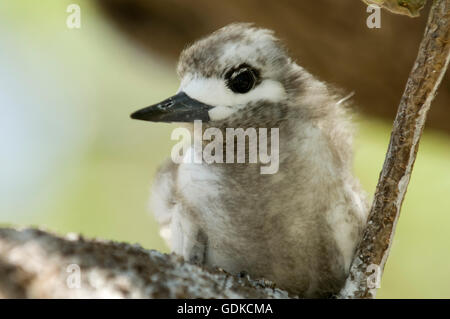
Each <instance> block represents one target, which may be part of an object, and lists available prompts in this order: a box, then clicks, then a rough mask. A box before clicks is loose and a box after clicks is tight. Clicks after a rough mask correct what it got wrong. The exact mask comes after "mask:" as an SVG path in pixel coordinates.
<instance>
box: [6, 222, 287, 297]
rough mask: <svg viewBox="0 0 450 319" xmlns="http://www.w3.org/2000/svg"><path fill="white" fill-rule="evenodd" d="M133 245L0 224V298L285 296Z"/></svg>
mask: <svg viewBox="0 0 450 319" xmlns="http://www.w3.org/2000/svg"><path fill="white" fill-rule="evenodd" d="M287 297H288V294H287V293H286V292H284V291H282V290H280V289H276V288H274V287H273V284H271V283H270V282H266V281H254V280H250V279H249V278H248V277H246V278H237V277H233V276H230V275H229V274H226V273H224V272H221V271H208V270H205V269H202V268H200V267H197V266H195V265H192V264H189V263H187V262H184V261H183V259H182V258H181V257H177V256H175V255H166V254H162V253H159V252H157V251H154V250H144V249H142V248H141V247H139V246H136V245H128V244H123V243H115V242H107V241H95V240H85V239H83V238H82V237H79V236H68V237H66V238H60V237H57V236H54V235H51V234H49V233H46V232H43V231H40V230H35V229H26V230H22V231H17V230H13V229H5V228H3V229H2V228H0V298H183V299H185V298H287Z"/></svg>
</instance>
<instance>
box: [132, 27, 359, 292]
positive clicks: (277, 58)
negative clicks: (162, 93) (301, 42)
mask: <svg viewBox="0 0 450 319" xmlns="http://www.w3.org/2000/svg"><path fill="white" fill-rule="evenodd" d="M177 73H178V76H179V78H180V87H179V89H178V91H177V92H176V94H175V95H174V96H172V97H170V98H168V99H166V100H164V101H162V102H160V103H157V104H154V105H151V106H149V107H145V108H143V109H140V110H138V111H136V112H134V113H133V114H132V115H131V118H133V119H138V120H145V121H150V122H162V123H180V125H183V127H185V128H186V129H188V130H189V131H190V132H192V131H193V129H194V125H195V121H201V122H202V125H203V128H202V132H205V130H207V129H208V128H216V129H218V130H219V131H220V132H223V133H224V134H226V130H227V128H243V129H247V128H277V129H278V139H279V141H278V169H277V171H276V172H275V173H273V174H261V170H260V169H261V167H262V166H263V163H262V162H261V161H260V160H259V159H258V161H257V162H256V163H247V162H246V163H205V162H202V163H201V164H198V163H192V161H185V162H181V163H175V162H174V161H173V160H171V159H169V160H167V161H166V162H165V163H164V164H163V165H162V166H161V167H160V169H159V170H158V172H157V173H156V177H155V180H154V182H153V186H152V190H151V202H152V207H153V211H154V215H155V218H156V220H157V222H158V223H159V225H160V234H161V236H162V237H163V238H164V239H165V240H166V241H167V243H168V245H169V246H170V248H171V251H172V252H174V253H175V254H178V255H181V256H183V257H184V259H185V260H187V261H189V262H192V263H195V264H198V265H201V266H204V267H208V268H220V269H223V270H225V271H226V272H228V273H231V274H236V275H238V274H242V273H244V274H248V275H249V276H250V277H251V278H264V279H266V280H269V281H272V282H274V283H275V285H276V286H277V287H279V288H281V289H284V290H286V291H287V292H289V294H290V295H293V296H298V297H301V298H328V297H332V296H335V295H336V294H337V293H338V292H339V290H340V288H341V287H342V286H343V284H344V282H345V279H346V277H347V275H348V272H349V268H350V265H351V262H352V259H353V255H354V253H355V249H356V246H357V244H358V242H359V240H360V237H361V235H362V231H363V229H364V226H365V223H366V220H367V214H368V206H367V200H366V194H365V192H364V191H363V189H362V187H361V185H360V183H359V181H358V179H357V178H356V177H355V176H354V174H353V172H352V168H353V149H352V139H353V134H354V126H353V124H352V120H351V117H352V116H351V111H350V109H349V107H348V101H346V99H345V98H344V99H343V98H342V96H343V95H342V94H341V92H340V91H339V90H338V89H336V88H334V87H333V86H331V85H329V84H326V83H324V82H322V81H320V80H319V79H317V78H316V77H314V76H313V75H312V74H310V73H309V72H308V71H307V70H306V69H305V68H303V67H302V66H300V65H299V64H298V63H297V62H296V61H295V60H294V59H292V58H291V57H289V55H288V50H287V48H286V47H285V46H284V44H283V43H282V42H281V40H279V39H278V38H277V37H276V36H275V33H274V32H273V31H272V30H269V29H265V28H260V27H256V26H255V25H254V24H252V23H232V24H230V25H227V26H224V27H222V28H220V29H219V30H217V31H215V32H213V33H211V34H210V35H208V36H205V37H203V38H201V39H199V40H198V41H196V42H194V43H193V44H192V45H190V46H188V47H186V48H185V49H184V50H183V51H182V52H181V54H180V57H179V61H178V66H177ZM202 143H203V144H204V143H205V141H203V142H202ZM230 143H234V144H235V143H236V141H234V140H233V142H230ZM189 152H191V153H189V154H191V155H192V152H194V153H195V152H196V151H195V149H194V148H193V146H192V144H191V145H190V146H189ZM248 152H249V149H248V148H246V154H247V155H248ZM186 156H188V155H186Z"/></svg>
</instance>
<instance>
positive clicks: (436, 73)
mask: <svg viewBox="0 0 450 319" xmlns="http://www.w3.org/2000/svg"><path fill="white" fill-rule="evenodd" d="M449 59H450V0H435V1H434V2H433V5H432V7H431V10H430V14H429V18H428V23H427V26H426V29H425V34H424V37H423V40H422V42H421V44H420V48H419V53H418V56H417V59H416V62H415V64H414V66H413V68H412V71H411V73H410V76H409V78H408V81H407V84H406V89H405V91H404V93H403V96H402V98H401V101H400V106H399V108H398V111H397V116H396V118H395V121H394V127H393V130H392V133H391V140H390V143H389V148H388V151H387V155H386V159H385V162H384V165H383V169H382V171H381V174H380V179H379V181H378V185H377V188H376V192H375V197H374V200H373V204H372V208H371V211H370V214H369V220H368V225H367V227H366V229H365V231H364V234H363V238H362V241H361V243H360V244H359V247H358V249H357V252H356V255H355V259H354V260H353V263H352V266H351V268H350V276H349V278H348V279H347V282H346V284H345V287H344V288H343V290H342V292H341V297H343V298H373V297H375V294H376V288H377V287H376V286H377V282H376V277H378V279H379V278H381V274H382V271H383V269H384V265H385V263H386V259H387V257H388V254H389V249H390V246H391V244H392V238H393V236H394V231H395V226H396V223H397V220H398V218H399V214H400V208H401V205H402V202H403V199H404V197H405V193H406V189H407V187H408V183H409V179H410V176H411V172H412V168H413V165H414V161H415V159H416V154H417V150H418V147H419V140H420V137H421V135H422V131H423V127H424V124H425V119H426V115H427V112H428V110H429V108H430V105H431V102H432V100H433V98H434V96H435V95H436V91H437V88H438V86H439V84H440V82H441V80H442V78H443V76H444V74H445V71H446V69H447V67H448V63H449ZM373 271H375V274H374V273H372V272H373Z"/></svg>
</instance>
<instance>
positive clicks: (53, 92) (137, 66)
mask: <svg viewBox="0 0 450 319" xmlns="http://www.w3.org/2000/svg"><path fill="white" fill-rule="evenodd" d="M69 3H71V2H69V1H59V0H58V1H56V0H54V1H50V0H47V1H44V2H42V3H39V5H37V4H36V2H34V1H31V0H28V1H25V0H24V1H12V0H9V1H2V2H1V3H0V37H1V38H2V41H1V43H0V67H1V68H2V70H4V72H2V73H1V74H0V84H2V83H5V85H6V86H2V87H3V92H2V99H1V100H0V112H1V113H0V115H1V116H0V133H1V134H0V174H1V175H0V176H7V178H2V179H0V223H2V224H3V225H26V226H29V225H35V226H40V227H45V228H47V229H50V230H53V231H56V232H58V233H62V234H64V233H68V232H79V233H82V234H83V235H86V236H89V237H101V238H104V239H113V240H118V241H127V242H131V243H140V244H141V245H142V246H144V247H145V248H153V249H158V250H162V251H166V252H167V251H168V250H167V247H165V245H164V243H163V241H162V240H161V238H160V237H159V235H158V229H157V226H156V223H155V221H154V219H153V217H152V216H151V214H148V211H147V200H148V196H149V187H150V185H151V180H152V178H153V175H154V173H155V171H156V169H157V167H158V165H159V164H160V163H161V162H162V161H163V160H164V159H165V158H166V157H168V156H169V155H170V148H171V146H172V145H173V144H174V142H173V141H171V140H170V132H171V129H172V128H173V126H171V125H165V124H151V123H145V122H139V121H132V120H130V119H129V114H130V113H131V112H132V111H134V110H136V109H138V108H140V107H143V106H146V105H149V104H152V103H154V102H155V101H159V100H161V99H163V98H165V97H167V96H169V95H170V94H172V93H173V92H175V91H176V89H177V86H178V83H177V79H176V76H175V65H174V63H173V62H172V61H166V60H165V59H164V58H163V57H161V56H156V55H155V54H153V53H151V52H150V53H148V52H145V53H144V52H140V51H137V50H136V49H135V48H133V47H132V46H131V45H130V43H128V42H127V41H126V40H125V39H124V38H122V37H121V36H120V34H118V33H117V32H116V31H115V30H114V29H113V28H111V27H110V26H109V25H108V24H107V23H106V22H105V21H104V20H103V19H102V18H101V16H100V15H99V13H98V12H96V10H95V9H94V8H93V7H91V5H90V3H89V2H88V1H86V0H85V1H79V2H78V3H79V4H80V5H81V7H82V27H81V29H79V30H76V29H74V30H69V29H67V28H66V25H65V19H66V17H67V13H66V11H65V10H66V7H67V5H68V4H69ZM148 36H149V37H151V34H149V35H148ZM348 89H351V88H348ZM393 107H394V106H393ZM355 120H356V122H357V123H358V125H359V132H358V134H357V138H356V158H355V170H356V174H357V175H358V177H359V178H360V179H361V182H362V184H363V186H364V188H365V189H366V190H367V191H368V192H369V193H372V192H373V190H374V189H375V185H376V182H377V179H378V174H379V171H380V170H381V166H382V163H383V160H384V156H385V152H386V149H387V145H388V141H389V134H390V129H391V123H387V122H383V121H380V120H377V119H374V118H368V117H364V116H357V117H356V119H355ZM8 123H9V125H7V124H8ZM11 123H12V124H11ZM449 146H450V138H449V136H448V135H446V134H443V133H439V132H435V131H428V130H426V131H425V134H424V136H423V141H422V143H421V146H420V150H419V154H418V158H417V161H416V164H415V169H414V172H413V176H412V179H411V183H410V187H409V190H408V194H407V196H406V200H405V202H404V205H403V209H402V214H401V218H400V221H399V223H398V227H397V232H396V236H395V240H394V245H393V248H392V251H391V255H390V257H389V260H388V263H387V266H386V269H385V273H384V276H383V280H382V285H381V289H380V290H379V295H378V296H379V297H381V298H391V297H394V298H418V297H424V298H444V297H446V298H449V297H450V272H449V271H448V270H449V269H450V251H449V249H448V243H449V242H450V231H449V230H450V228H449V225H450V214H449V213H450V197H449V196H448V195H449V189H450V165H449V164H450V147H449Z"/></svg>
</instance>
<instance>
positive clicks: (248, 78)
mask: <svg viewBox="0 0 450 319" xmlns="http://www.w3.org/2000/svg"><path fill="white" fill-rule="evenodd" d="M255 84H256V74H255V71H254V70H253V69H252V68H250V67H247V66H244V67H241V68H239V69H237V70H232V71H231V72H229V73H228V74H227V85H228V87H229V88H230V89H231V90H232V91H233V92H234V93H240V94H244V93H247V92H248V91H250V90H251V89H253V88H254V87H255Z"/></svg>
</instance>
